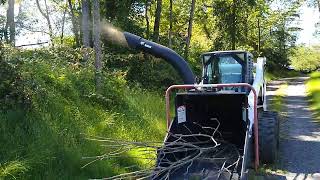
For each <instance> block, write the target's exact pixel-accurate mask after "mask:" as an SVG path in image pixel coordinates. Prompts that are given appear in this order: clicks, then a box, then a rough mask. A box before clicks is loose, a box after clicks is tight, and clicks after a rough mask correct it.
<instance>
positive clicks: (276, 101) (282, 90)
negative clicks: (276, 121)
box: [269, 84, 288, 114]
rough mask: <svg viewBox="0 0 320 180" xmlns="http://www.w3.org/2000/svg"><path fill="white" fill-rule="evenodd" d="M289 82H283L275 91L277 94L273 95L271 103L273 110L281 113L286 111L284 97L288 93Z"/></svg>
mask: <svg viewBox="0 0 320 180" xmlns="http://www.w3.org/2000/svg"><path fill="white" fill-rule="evenodd" d="M287 88H288V84H282V85H280V86H279V88H278V89H277V90H276V91H275V95H274V96H273V98H272V100H271V103H270V105H269V107H270V109H271V110H273V111H277V112H279V113H280V114H282V113H283V112H284V98H285V96H286V94H287V92H286V91H287Z"/></svg>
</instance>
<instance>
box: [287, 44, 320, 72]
mask: <svg viewBox="0 0 320 180" xmlns="http://www.w3.org/2000/svg"><path fill="white" fill-rule="evenodd" d="M290 60H291V65H292V66H293V67H294V69H295V70H298V71H304V72H311V71H314V70H316V69H318V68H319V67H320V53H319V52H318V51H316V50H314V49H312V48H307V47H298V48H297V49H296V50H295V51H294V54H293V55H292V56H291V57H290Z"/></svg>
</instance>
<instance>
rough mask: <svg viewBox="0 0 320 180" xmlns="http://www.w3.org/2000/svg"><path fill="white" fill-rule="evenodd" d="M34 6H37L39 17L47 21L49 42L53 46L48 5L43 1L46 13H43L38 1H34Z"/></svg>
mask: <svg viewBox="0 0 320 180" xmlns="http://www.w3.org/2000/svg"><path fill="white" fill-rule="evenodd" d="M36 4H37V7H38V9H39V11H40V13H41V15H42V16H43V17H44V18H45V19H46V20H47V24H48V28H49V36H50V40H51V43H52V45H54V43H53V38H54V37H53V30H52V26H51V21H50V17H49V9H48V5H47V0H44V4H45V8H46V12H44V11H43V10H42V9H41V7H40V3H39V0H36Z"/></svg>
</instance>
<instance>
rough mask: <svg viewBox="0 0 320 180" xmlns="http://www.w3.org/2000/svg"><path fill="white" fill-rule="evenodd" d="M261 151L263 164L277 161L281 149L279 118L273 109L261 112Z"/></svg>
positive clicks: (259, 124)
mask: <svg viewBox="0 0 320 180" xmlns="http://www.w3.org/2000/svg"><path fill="white" fill-rule="evenodd" d="M258 120H259V121H258V126H259V153H260V161H261V162H262V163H263V164H273V163H275V162H276V159H277V155H278V151H279V119H278V114H277V113H276V112H272V111H263V112H260V113H259V118H258Z"/></svg>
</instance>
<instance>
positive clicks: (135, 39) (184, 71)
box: [123, 32, 195, 84]
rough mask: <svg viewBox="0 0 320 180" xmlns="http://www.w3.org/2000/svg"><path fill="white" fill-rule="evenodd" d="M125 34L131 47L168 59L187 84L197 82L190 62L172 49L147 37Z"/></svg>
mask: <svg viewBox="0 0 320 180" xmlns="http://www.w3.org/2000/svg"><path fill="white" fill-rule="evenodd" d="M123 34H124V36H125V38H126V40H127V43H128V46H129V47H131V48H134V49H138V50H141V51H144V52H147V53H149V54H152V55H154V56H155V57H159V58H162V59H164V60H166V61H167V62H168V63H169V64H171V65H172V66H173V67H174V69H175V70H177V71H178V73H179V75H180V76H181V77H182V79H183V81H184V83H185V84H194V83H195V78H194V75H193V72H192V70H191V69H190V67H189V65H188V63H187V62H186V61H185V60H184V59H183V58H182V57H181V56H179V55H178V54H177V53H176V52H174V51H173V50H172V49H169V48H167V47H165V46H162V45H160V44H157V43H154V42H151V41H148V40H146V39H143V38H142V37H139V36H136V35H134V34H131V33H128V32H124V33H123Z"/></svg>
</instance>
